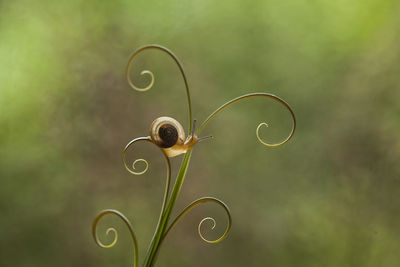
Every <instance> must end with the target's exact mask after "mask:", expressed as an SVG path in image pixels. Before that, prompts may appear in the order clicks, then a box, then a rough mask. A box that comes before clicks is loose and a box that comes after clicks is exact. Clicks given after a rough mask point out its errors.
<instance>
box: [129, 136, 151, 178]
mask: <svg viewBox="0 0 400 267" xmlns="http://www.w3.org/2000/svg"><path fill="white" fill-rule="evenodd" d="M140 141H147V142H150V143H152V142H151V138H150V137H149V136H147V137H139V138H135V139H133V140H132V141H130V142H129V143H128V144H127V145H126V146H125V148H124V150H123V151H122V160H123V162H124V166H125V169H126V170H127V171H128V172H130V173H132V174H134V175H142V174H144V173H145V172H146V171H147V169H148V168H149V163H148V162H147V160H145V159H137V160H135V161H134V162H133V163H132V169H131V168H129V166H128V164H127V163H126V151H127V150H128V149H129V147H131V146H132V145H133V144H135V143H136V142H140ZM138 162H144V163H145V164H146V166H145V168H144V170H143V171H140V172H135V171H134V170H135V169H136V168H135V165H136V163H138Z"/></svg>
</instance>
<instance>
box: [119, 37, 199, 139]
mask: <svg viewBox="0 0 400 267" xmlns="http://www.w3.org/2000/svg"><path fill="white" fill-rule="evenodd" d="M147 49H157V50H161V51H163V52H165V53H167V54H168V55H169V56H170V57H171V58H172V59H173V60H174V61H175V63H176V65H177V66H178V68H179V70H180V72H181V74H182V77H183V82H184V83H185V88H186V96H187V102H188V112H189V131H188V132H191V131H192V124H191V122H192V103H191V100H190V91H189V84H188V82H187V78H186V75H185V71H184V70H183V66H182V63H181V62H180V61H179V59H178V57H177V56H176V55H175V54H174V53H173V52H172V51H170V50H169V49H168V48H166V47H163V46H161V45H155V44H152V45H145V46H142V47H140V48H138V49H137V50H136V51H135V52H133V54H132V56H131V57H130V58H129V61H128V65H127V67H126V71H125V75H126V79H127V80H128V83H129V85H130V86H131V87H132V88H133V89H134V90H136V91H139V92H145V91H147V90H150V89H151V88H152V87H153V85H154V80H155V79H154V74H153V73H152V72H151V71H149V70H144V71H142V72H141V73H140V75H144V74H148V75H150V78H151V81H150V84H149V85H148V86H146V87H144V88H139V87H137V86H135V85H134V84H133V82H132V80H131V77H130V71H131V66H132V62H133V60H134V59H135V58H136V56H137V55H138V54H139V53H140V52H142V51H144V50H147Z"/></svg>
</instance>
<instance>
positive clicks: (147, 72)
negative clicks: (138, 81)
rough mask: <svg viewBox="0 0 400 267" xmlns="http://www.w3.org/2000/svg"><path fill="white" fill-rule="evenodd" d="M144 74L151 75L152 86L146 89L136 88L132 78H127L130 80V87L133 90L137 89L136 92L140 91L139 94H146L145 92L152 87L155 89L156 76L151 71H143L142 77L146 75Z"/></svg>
mask: <svg viewBox="0 0 400 267" xmlns="http://www.w3.org/2000/svg"><path fill="white" fill-rule="evenodd" d="M144 74H148V75H150V79H151V80H150V84H149V85H148V86H146V87H144V88H139V87H136V86H135V85H134V84H133V82H132V80H131V78H130V76H128V77H127V78H128V83H129V85H130V86H131V87H132V88H133V89H135V90H136V91H139V92H145V91H147V90H150V89H151V88H152V87H153V85H154V80H155V79H154V74H153V73H152V72H151V71H149V70H144V71H142V72H141V73H140V75H144Z"/></svg>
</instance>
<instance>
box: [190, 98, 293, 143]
mask: <svg viewBox="0 0 400 267" xmlns="http://www.w3.org/2000/svg"><path fill="white" fill-rule="evenodd" d="M252 97H267V98H271V99H273V100H275V101H277V102H278V103H280V104H282V105H283V106H284V107H285V108H286V109H287V110H288V111H289V112H290V115H291V116H292V120H293V124H292V130H291V131H290V133H289V135H288V136H287V137H286V138H285V139H284V140H283V141H281V142H279V143H275V144H269V143H266V142H264V141H263V140H262V139H261V137H260V135H259V130H260V128H261V127H262V126H263V125H265V126H268V124H267V123H265V122H262V123H260V124H259V125H258V127H257V129H256V136H257V139H258V140H259V141H260V142H261V144H263V145H265V146H269V147H276V146H281V145H283V144H285V143H286V142H287V141H289V140H290V138H292V136H293V134H294V131H295V130H296V117H295V116H294V112H293V110H292V108H291V107H290V106H289V104H288V103H286V102H285V101H284V100H283V99H281V98H279V97H277V96H275V95H272V94H268V93H252V94H246V95H242V96H239V97H236V98H234V99H232V100H230V101H228V102H226V103H225V104H223V105H222V106H220V107H219V108H217V109H216V110H215V111H214V112H213V113H211V115H210V116H208V117H207V119H206V120H205V121H204V122H203V123H202V124H201V126H200V128H199V130H198V132H197V135H199V134H200V132H201V131H202V130H203V129H204V127H205V126H206V125H207V124H208V122H209V121H210V120H211V119H212V118H214V117H215V116H216V115H217V114H218V113H220V112H221V111H222V110H223V109H225V108H227V107H228V106H230V105H232V104H234V103H236V102H239V101H241V100H244V99H247V98H252Z"/></svg>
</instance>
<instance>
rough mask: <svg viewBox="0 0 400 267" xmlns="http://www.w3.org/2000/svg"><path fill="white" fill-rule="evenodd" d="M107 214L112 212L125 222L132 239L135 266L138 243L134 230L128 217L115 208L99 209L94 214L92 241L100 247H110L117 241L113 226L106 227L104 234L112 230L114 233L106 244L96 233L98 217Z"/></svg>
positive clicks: (135, 266)
mask: <svg viewBox="0 0 400 267" xmlns="http://www.w3.org/2000/svg"><path fill="white" fill-rule="evenodd" d="M108 214H113V215H115V216H117V217H118V218H120V219H121V220H122V221H123V222H124V223H125V225H126V226H127V227H128V229H129V233H130V234H131V237H132V241H133V260H134V264H133V266H134V267H137V266H138V260H139V259H138V255H139V253H138V244H137V239H136V235H135V233H134V231H133V227H132V224H131V223H130V221H129V220H128V218H126V217H125V215H123V214H122V213H121V212H119V211H117V210H112V209H107V210H103V211H101V212H100V213H99V214H98V215H97V216H96V218H95V220H94V222H93V227H92V234H93V238H94V241H95V242H96V244H97V245H98V246H99V247H101V248H112V247H113V246H114V245H115V244H116V243H117V241H118V232H117V230H116V229H115V228H113V227H110V228H108V229H107V231H106V234H107V235H108V234H109V233H110V232H113V233H114V240H113V241H112V242H111V243H110V244H108V245H105V244H103V243H102V242H101V241H100V239H99V236H98V234H97V226H98V224H99V221H100V219H101V218H103V217H104V216H105V215H108Z"/></svg>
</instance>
